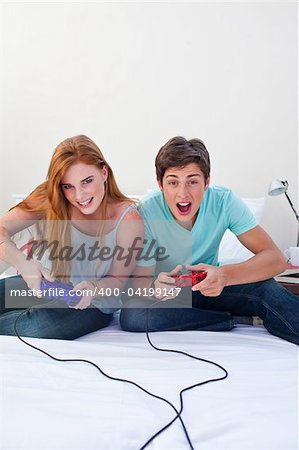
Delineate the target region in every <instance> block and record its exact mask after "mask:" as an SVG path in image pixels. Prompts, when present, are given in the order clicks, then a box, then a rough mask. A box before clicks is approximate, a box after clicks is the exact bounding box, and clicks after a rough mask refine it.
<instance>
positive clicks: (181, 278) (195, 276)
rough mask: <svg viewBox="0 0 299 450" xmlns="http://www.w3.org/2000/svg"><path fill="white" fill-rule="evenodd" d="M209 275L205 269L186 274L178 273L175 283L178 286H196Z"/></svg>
mask: <svg viewBox="0 0 299 450" xmlns="http://www.w3.org/2000/svg"><path fill="white" fill-rule="evenodd" d="M206 276H207V272H205V271H204V270H202V271H200V272H192V273H187V274H186V275H176V276H175V285H176V286H178V287H186V286H194V285H195V284H197V283H200V282H201V281H202V280H204V279H205V278H206Z"/></svg>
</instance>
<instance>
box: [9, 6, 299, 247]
mask: <svg viewBox="0 0 299 450" xmlns="http://www.w3.org/2000/svg"><path fill="white" fill-rule="evenodd" d="M1 13H2V14H1V16H2V17H1V18H2V30H3V34H2V41H1V54H2V63H3V64H2V77H1V78H2V82H1V106H0V107H1V124H2V126H1V161H2V164H1V212H4V211H5V210H6V209H7V208H8V207H9V205H10V204H11V196H12V194H16V193H21V192H29V191H30V190H31V189H32V188H33V187H34V186H36V185H37V184H38V183H40V182H41V181H43V180H44V178H45V175H46V170H47V166H48V163H49V159H50V156H51V154H52V151H53V149H54V147H55V146H56V145H57V144H58V143H59V142H60V141H61V140H63V139H64V138H66V137H68V136H71V135H75V134H79V133H84V134H87V135H89V136H90V137H91V138H93V139H94V140H95V141H96V142H97V143H98V145H99V146H100V148H101V149H102V150H103V152H104V154H105V156H106V158H107V160H108V161H109V162H110V163H111V165H112V167H113V169H114V172H115V174H116V177H117V179H118V181H119V184H120V186H121V188H122V189H123V190H124V191H126V192H130V193H132V192H136V193H143V192H144V191H146V189H147V188H153V187H154V186H155V176H154V157H155V154H156V153H157V151H158V149H159V148H160V146H161V145H162V144H164V143H165V141H166V140H167V139H169V138H170V137H172V136H174V135H178V134H179V135H184V136H186V137H188V138H191V137H200V138H201V139H203V140H204V141H205V143H206V145H207V147H208V149H209V150H210V154H211V158H212V181H213V183H214V184H223V185H226V186H229V187H231V188H233V189H234V190H235V191H236V193H237V194H239V195H240V196H243V197H245V196H247V197H259V196H266V194H267V188H268V184H269V182H270V181H271V180H272V179H274V178H280V177H281V178H282V179H287V180H288V181H289V183H290V190H289V194H290V196H291V198H292V199H293V201H294V203H295V205H298V142H297V141H298V136H297V128H298V123H297V101H298V95H297V90H298V85H297V73H298V70H297V53H298V52H297V50H298V39H297V22H298V19H297V3H296V2H288V3H282V2H281V3H269V2H267V3H260V2H250V3H244V2H233V3H225V2H221V3H203V2H201V3H194V2H193V3H87V4H84V3H67V2H62V3H59V2H58V3H57V2H56V3H40V2H38V3H13V2H12V3H10V2H6V3H2V4H1ZM3 161H5V163H3ZM263 225H264V227H265V228H266V229H267V231H268V232H269V233H270V234H271V235H272V237H273V238H274V239H275V240H276V242H277V243H278V244H279V245H280V247H281V248H282V249H283V248H286V247H288V246H289V245H295V241H296V220H295V216H294V215H293V213H292V211H291V209H290V207H289V205H288V204H287V202H286V199H285V198H283V197H276V198H269V197H268V198H267V203H266V214H265V219H264V221H263Z"/></svg>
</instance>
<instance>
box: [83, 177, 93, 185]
mask: <svg viewBox="0 0 299 450" xmlns="http://www.w3.org/2000/svg"><path fill="white" fill-rule="evenodd" d="M92 181H93V178H89V179H88V180H85V181H83V184H89V183H91V182H92Z"/></svg>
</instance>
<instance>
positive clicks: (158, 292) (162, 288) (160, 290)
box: [154, 264, 183, 301]
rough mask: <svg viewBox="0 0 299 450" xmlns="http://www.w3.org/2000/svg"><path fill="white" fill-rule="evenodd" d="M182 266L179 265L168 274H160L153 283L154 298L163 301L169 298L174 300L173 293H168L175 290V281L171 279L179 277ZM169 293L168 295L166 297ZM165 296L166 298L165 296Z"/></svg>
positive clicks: (174, 295)
mask: <svg viewBox="0 0 299 450" xmlns="http://www.w3.org/2000/svg"><path fill="white" fill-rule="evenodd" d="M182 268H183V267H182V265H181V264H179V265H178V266H176V267H175V268H174V269H173V270H171V271H170V272H160V273H159V275H158V278H157V279H156V280H155V282H154V288H155V294H154V296H155V298H157V299H159V300H162V301H165V300H169V299H170V298H175V297H176V296H177V295H176V294H175V292H173V293H169V292H170V290H171V289H172V290H173V291H174V288H175V279H174V278H173V277H174V276H175V275H180V273H181V271H182ZM167 293H169V295H167ZM165 294H166V296H165Z"/></svg>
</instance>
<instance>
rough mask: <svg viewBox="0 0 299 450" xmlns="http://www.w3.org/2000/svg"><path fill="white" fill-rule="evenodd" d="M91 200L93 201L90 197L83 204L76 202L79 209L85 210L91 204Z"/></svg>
mask: <svg viewBox="0 0 299 450" xmlns="http://www.w3.org/2000/svg"><path fill="white" fill-rule="evenodd" d="M92 200H93V197H90V198H89V199H87V200H84V202H77V203H78V205H79V206H80V207H81V208H86V207H87V206H89V205H90V204H91V202H92Z"/></svg>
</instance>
